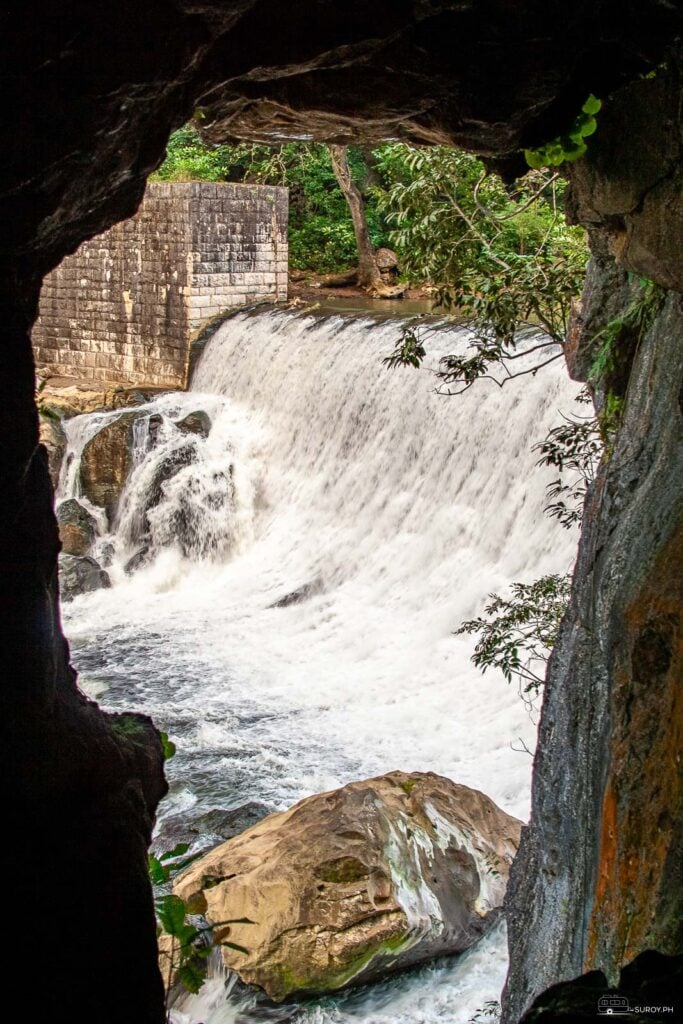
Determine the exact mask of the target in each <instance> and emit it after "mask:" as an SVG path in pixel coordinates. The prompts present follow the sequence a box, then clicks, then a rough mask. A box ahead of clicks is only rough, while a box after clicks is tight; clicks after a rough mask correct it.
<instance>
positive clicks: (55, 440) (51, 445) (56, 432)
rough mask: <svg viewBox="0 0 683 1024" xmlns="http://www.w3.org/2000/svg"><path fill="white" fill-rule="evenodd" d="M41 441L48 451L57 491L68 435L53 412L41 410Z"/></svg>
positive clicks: (51, 473)
mask: <svg viewBox="0 0 683 1024" xmlns="http://www.w3.org/2000/svg"><path fill="white" fill-rule="evenodd" d="M40 440H41V443H42V444H44V445H45V447H46V449H47V464H48V469H49V472H50V480H51V481H52V487H53V490H55V491H56V490H57V485H58V483H59V471H60V469H61V468H62V459H63V458H64V453H65V451H66V434H65V433H64V430H63V428H62V424H61V423H60V421H59V417H58V416H56V415H55V414H54V413H53V412H49V413H47V412H45V411H43V410H42V409H41V410H40Z"/></svg>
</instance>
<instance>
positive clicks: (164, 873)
mask: <svg viewBox="0 0 683 1024" xmlns="http://www.w3.org/2000/svg"><path fill="white" fill-rule="evenodd" d="M147 870H148V872H149V877H150V879H151V881H152V883H153V884H154V885H163V883H164V882H167V881H168V874H169V872H168V868H165V867H164V865H163V864H162V863H161V861H160V860H159V858H158V857H155V856H154V854H151V853H150V855H149V857H148V858H147Z"/></svg>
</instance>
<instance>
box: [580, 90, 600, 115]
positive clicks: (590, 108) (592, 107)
mask: <svg viewBox="0 0 683 1024" xmlns="http://www.w3.org/2000/svg"><path fill="white" fill-rule="evenodd" d="M601 107H602V100H599V99H598V98H597V96H594V95H593V93H591V94H590V96H589V97H588V99H587V100H586V102H585V103H584V105H583V106H582V107H581V109H582V110H583V111H584V113H586V114H597V112H598V111H599V110H600V108H601Z"/></svg>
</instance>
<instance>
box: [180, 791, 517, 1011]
mask: <svg viewBox="0 0 683 1024" xmlns="http://www.w3.org/2000/svg"><path fill="white" fill-rule="evenodd" d="M520 828H521V823H520V822H519V821H517V819H515V818H512V817H510V815H508V814H506V813H505V812H503V811H501V810H500V809H499V808H498V807H496V805H495V804H494V803H493V802H492V801H491V800H489V799H488V797H486V796H484V795H483V794H482V793H479V792H477V791H476V790H473V789H468V788H467V787H465V786H459V785H456V784H455V783H454V782H451V781H450V780H448V779H445V778H441V777H440V776H438V775H434V774H432V773H414V774H410V775H408V774H405V773H404V772H391V773H390V774H388V775H384V776H380V777H379V778H375V779H368V780H366V781H364V782H354V783H351V784H349V785H347V786H344V787H342V788H341V789H338V790H334V791H333V792H330V793H322V794H317V795H316V796H312V797H308V798H307V799H306V800H302V801H301V802H300V803H298V804H296V805H295V806H294V807H292V808H290V809H289V810H288V811H284V812H282V813H278V814H271V815H269V816H268V817H267V818H265V819H264V820H263V821H261V822H259V823H258V824H257V825H254V826H253V827H252V828H249V829H247V831H246V832H243V833H242V834H241V835H239V836H237V837H235V838H234V839H230V840H229V841H228V842H226V843H223V844H222V845H220V846H218V847H216V848H215V849H214V850H212V851H211V852H210V853H209V854H207V855H206V856H204V857H202V858H201V859H200V860H198V861H196V862H195V863H194V864H193V865H192V866H191V867H190V868H188V870H187V871H186V872H184V873H183V874H182V875H181V876H180V877H179V878H178V880H177V882H176V885H175V891H176V893H177V894H178V895H179V896H180V897H181V898H182V899H184V900H186V901H187V902H188V905H189V909H190V910H191V911H192V912H195V913H202V914H204V915H205V916H206V918H207V920H208V921H209V922H212V923H214V924H216V925H217V927H216V928H215V929H214V938H215V940H216V941H217V942H220V941H221V940H222V939H226V938H228V936H229V938H228V941H230V942H233V943H235V944H236V945H238V946H241V947H244V949H246V950H247V952H246V953H243V952H238V951H237V950H235V949H230V948H228V947H223V951H222V955H223V959H224V961H225V963H226V965H227V966H228V967H229V968H231V969H232V970H234V971H236V972H237V974H238V975H239V976H240V978H241V979H242V980H243V981H245V982H247V983H248V984H252V985H257V986H259V987H260V988H262V989H264V990H265V992H266V993H267V995H268V996H269V997H270V998H271V999H274V1000H275V1001H278V1002H279V1001H281V1000H283V999H286V998H287V997H288V996H291V995H293V994H315V993H323V992H328V991H332V990H334V989H339V988H342V987H344V986H347V985H349V984H357V983H360V982H365V981H368V980H370V979H372V978H375V977H378V976H380V975H383V974H386V973H388V972H390V971H395V970H400V969H402V968H405V967H408V966H410V965H412V964H415V963H418V962H420V961H423V960H427V959H430V958H431V957H435V956H440V955H442V954H446V953H459V952H461V951H462V950H465V949H467V948H468V947H469V946H471V945H472V944H473V943H475V942H476V941H477V939H479V937H480V936H481V935H482V934H483V933H484V932H486V931H487V929H488V928H489V927H490V926H491V925H493V924H494V922H495V921H496V920H497V919H498V918H499V916H500V908H501V906H502V903H503V897H504V894H505V888H506V884H507V876H508V870H509V866H510V863H511V861H512V858H513V857H514V855H515V852H516V850H517V845H518V842H519V836H520ZM240 919H248V921H249V922H250V923H242V924H232V925H223V926H220V922H226V921H236V920H240Z"/></svg>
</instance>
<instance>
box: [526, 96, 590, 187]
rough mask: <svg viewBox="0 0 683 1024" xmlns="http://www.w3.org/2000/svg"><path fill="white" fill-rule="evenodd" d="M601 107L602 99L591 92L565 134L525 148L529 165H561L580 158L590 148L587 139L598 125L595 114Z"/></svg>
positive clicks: (538, 167)
mask: <svg viewBox="0 0 683 1024" xmlns="http://www.w3.org/2000/svg"><path fill="white" fill-rule="evenodd" d="M601 107H602V101H601V100H599V99H598V98H597V97H596V96H593V95H592V94H591V95H590V96H589V97H588V99H587V100H586V102H585V103H584V104H583V106H582V107H581V110H580V112H579V113H578V114H577V116H576V118H575V119H574V121H573V123H572V125H571V127H570V128H569V129H568V130H567V131H566V132H565V133H564V134H563V135H558V136H557V138H555V139H552V140H551V141H550V142H546V143H545V145H543V146H539V147H538V149H525V150H524V157H525V159H526V162H527V163H528V165H529V167H533V168H535V169H540V168H541V167H559V166H560V165H561V164H564V163H573V162H574V161H575V160H579V159H580V158H581V157H582V156H583V155H584V154H585V153H586V152H587V150H588V146H587V144H586V139H587V138H589V137H590V136H591V135H593V133H594V132H595V131H596V129H597V127H598V122H597V121H596V119H595V115H596V114H597V113H598V111H599V110H600V108H601Z"/></svg>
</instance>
